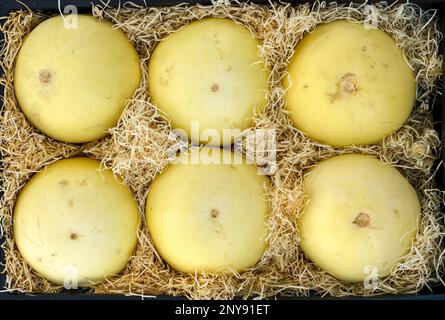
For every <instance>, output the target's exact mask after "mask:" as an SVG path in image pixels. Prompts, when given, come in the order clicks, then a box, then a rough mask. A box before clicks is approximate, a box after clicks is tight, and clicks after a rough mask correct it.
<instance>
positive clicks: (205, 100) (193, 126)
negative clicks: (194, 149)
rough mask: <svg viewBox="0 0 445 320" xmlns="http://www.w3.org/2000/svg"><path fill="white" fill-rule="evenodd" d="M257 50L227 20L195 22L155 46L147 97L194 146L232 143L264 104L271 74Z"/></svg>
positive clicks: (248, 36) (245, 31)
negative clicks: (149, 97)
mask: <svg viewBox="0 0 445 320" xmlns="http://www.w3.org/2000/svg"><path fill="white" fill-rule="evenodd" d="M258 46H259V42H258V40H257V39H255V38H254V37H253V36H252V35H251V33H250V32H249V30H248V29H247V28H246V27H243V26H240V25H238V24H236V23H235V22H234V21H232V20H230V19H219V18H206V19H202V20H197V21H193V22H191V23H190V24H188V25H187V26H185V27H183V28H182V29H180V30H179V31H177V32H175V33H173V34H171V35H170V36H168V37H167V38H165V39H164V40H162V41H161V42H160V43H159V44H158V45H157V46H156V48H155V50H154V52H153V54H152V56H151V58H150V62H149V91H150V95H151V98H152V99H153V101H154V102H155V104H156V105H157V106H158V107H159V108H160V109H161V110H162V111H163V112H164V113H165V114H166V115H167V116H168V118H169V120H170V122H171V124H172V127H173V128H175V129H182V130H184V131H185V133H186V134H187V135H188V137H189V139H191V140H192V141H193V142H196V143H197V142H203V143H207V144H211V145H220V144H230V143H232V142H233V140H234V137H235V136H236V135H237V132H238V130H239V131H242V130H244V129H246V128H248V127H250V126H251V125H252V117H253V115H254V112H260V111H261V110H263V108H264V106H265V104H266V94H267V79H268V75H269V71H268V70H267V69H266V67H265V65H264V63H263V62H261V58H260V55H259V53H258ZM223 130H226V136H227V137H228V138H227V139H226V141H223V140H224V139H223V134H224V132H223ZM231 137H232V138H231Z"/></svg>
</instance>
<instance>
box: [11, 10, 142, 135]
mask: <svg viewBox="0 0 445 320" xmlns="http://www.w3.org/2000/svg"><path fill="white" fill-rule="evenodd" d="M68 18H69V17H66V19H68ZM73 19H75V18H74V17H73ZM77 19H78V22H77V28H65V25H64V20H63V18H62V17H61V16H56V17H52V18H49V19H47V20H45V21H43V22H42V23H40V24H39V25H38V26H37V27H36V28H35V29H34V30H32V31H31V32H30V33H29V35H28V36H27V37H26V38H25V40H24V41H23V44H22V46H21V48H20V51H19V53H18V56H17V62H16V66H15V71H14V86H15V95H16V97H17V100H18V103H19V105H20V107H21V110H22V111H23V113H24V114H25V116H26V117H27V118H28V120H29V121H30V122H31V123H32V124H33V125H34V126H35V127H36V128H38V129H39V130H41V131H42V132H43V133H45V134H46V135H48V136H50V137H52V138H54V139H57V140H61V141H65V142H72V143H83V142H89V141H92V140H96V139H99V138H102V137H104V136H105V135H106V134H107V131H108V129H110V128H111V127H114V126H115V125H116V124H117V121H118V120H119V117H120V115H121V113H122V111H123V110H124V106H125V101H126V100H127V99H130V98H132V96H133V94H134V92H135V90H136V89H137V88H138V86H139V83H140V79H141V71H140V67H139V56H138V53H137V51H136V50H135V48H134V47H133V45H132V44H131V43H130V41H129V40H128V39H127V37H126V35H125V34H124V33H123V32H122V31H120V30H117V29H115V28H113V25H112V24H111V23H110V22H108V21H106V20H98V19H96V18H94V17H92V16H89V15H79V16H77Z"/></svg>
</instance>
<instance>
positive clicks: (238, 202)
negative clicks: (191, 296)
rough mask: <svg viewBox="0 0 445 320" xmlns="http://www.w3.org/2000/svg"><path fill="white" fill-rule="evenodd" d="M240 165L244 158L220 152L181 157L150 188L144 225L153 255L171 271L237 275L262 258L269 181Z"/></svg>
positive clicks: (249, 167)
mask: <svg viewBox="0 0 445 320" xmlns="http://www.w3.org/2000/svg"><path fill="white" fill-rule="evenodd" d="M208 154H210V155H211V157H213V158H212V159H216V160H215V161H213V162H212V161H210V160H209V158H208V157H207V155H208ZM238 160H243V158H240V157H236V156H235V155H234V154H233V153H231V152H230V151H223V150H220V149H207V148H204V149H202V150H201V151H200V152H198V153H192V154H191V155H190V154H182V155H181V156H180V157H179V159H178V161H177V162H176V163H174V164H171V165H170V166H169V167H168V168H167V169H166V170H165V171H164V172H162V173H161V174H160V175H159V176H158V177H156V179H155V180H154V181H153V183H152V184H151V186H150V190H149V193H148V198H147V204H146V209H147V210H146V219H147V225H148V228H149V231H150V235H151V237H152V239H153V242H154V244H155V247H156V250H157V251H158V252H159V254H160V255H161V257H162V258H163V259H164V260H165V261H166V262H167V263H168V264H169V265H170V266H172V267H173V268H174V269H176V270H178V271H182V272H185V273H195V272H210V273H230V272H231V271H238V272H241V271H243V270H245V269H246V268H250V267H253V266H254V265H255V264H256V263H257V262H258V260H260V259H261V257H262V255H263V252H264V250H265V248H266V236H267V229H266V219H267V216H268V213H269V207H268V203H267V201H266V199H265V189H264V188H265V183H266V181H267V178H266V177H265V176H262V175H259V174H258V172H257V169H256V167H255V166H253V165H250V164H246V163H245V159H244V161H238Z"/></svg>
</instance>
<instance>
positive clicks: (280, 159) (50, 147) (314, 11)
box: [0, 1, 445, 299]
mask: <svg viewBox="0 0 445 320" xmlns="http://www.w3.org/2000/svg"><path fill="white" fill-rule="evenodd" d="M92 14H93V15H95V16H96V17H98V18H100V19H108V20H110V21H112V22H113V23H114V25H115V27H116V28H119V29H121V30H123V31H124V32H125V33H126V34H127V36H128V38H129V39H130V41H131V42H132V43H133V44H134V45H135V47H136V49H137V50H138V52H139V55H140V58H141V60H140V61H141V70H142V81H141V85H140V87H139V89H138V90H137V91H136V92H135V94H134V97H133V99H131V100H129V101H128V102H127V104H126V109H125V111H124V112H123V114H122V116H121V118H120V120H119V123H118V125H117V126H116V127H115V128H112V129H110V135H109V136H108V137H106V138H104V139H101V140H99V141H96V142H92V143H88V144H84V145H72V144H66V143H61V142H58V141H55V140H53V139H51V138H48V137H45V136H44V135H43V134H42V133H40V132H38V131H37V130H35V129H34V128H33V127H32V126H31V125H30V124H29V122H28V121H27V120H26V119H25V117H24V116H23V114H22V113H21V112H20V109H19V106H18V104H17V101H16V99H15V97H14V89H13V70H14V62H15V58H16V56H17V53H18V51H19V49H20V46H21V44H22V42H23V39H24V38H25V36H26V35H27V34H28V33H29V32H30V31H31V30H32V28H33V27H35V26H36V25H37V24H38V23H39V22H40V21H42V20H43V19H45V18H47V16H46V15H45V14H44V13H41V12H31V11H28V10H21V11H17V12H13V13H11V14H10V15H9V16H8V17H6V18H5V19H6V20H5V21H4V24H3V25H2V27H1V31H2V32H3V33H4V34H5V41H4V42H3V43H2V45H1V49H0V56H1V58H2V62H1V67H2V69H3V71H4V75H3V77H2V79H1V82H2V85H3V86H4V87H5V93H4V100H3V109H2V114H1V117H0V123H1V129H0V151H1V154H2V160H1V164H2V168H1V175H0V179H1V181H0V185H1V188H2V191H3V197H2V199H1V202H0V219H1V231H2V233H3V235H4V236H5V238H6V241H5V243H4V244H3V249H4V251H5V257H6V261H5V271H6V274H7V289H8V290H9V291H11V292H21V293H42V292H46V293H48V292H58V291H60V290H61V288H60V287H58V286H55V285H53V284H51V283H49V282H48V281H47V280H46V279H44V278H43V277H41V276H40V275H38V274H37V273H35V272H34V271H33V270H32V269H31V268H30V266H29V265H28V264H27V263H26V262H25V261H24V260H23V258H22V257H21V256H20V254H19V252H18V251H17V248H16V247H15V245H14V239H13V234H12V215H13V207H14V202H15V199H16V197H17V194H18V192H19V191H20V189H21V188H22V187H23V185H24V184H25V183H26V181H27V180H28V179H29V178H30V177H31V175H32V174H33V173H35V172H37V171H39V170H41V169H42V168H44V167H45V166H46V165H48V164H50V163H52V162H54V161H57V160H58V159H62V158H67V157H71V156H75V155H86V156H89V157H92V158H96V159H100V160H101V162H102V165H103V167H104V168H109V169H111V170H112V171H113V172H114V173H115V174H117V175H119V176H121V177H122V178H123V181H124V183H125V184H127V185H128V186H129V187H130V188H131V189H132V190H133V192H134V193H135V198H136V200H137V202H138V204H139V208H140V211H141V215H142V216H143V215H144V209H145V208H144V207H145V198H146V194H147V191H148V188H149V186H150V182H151V181H152V180H153V179H154V178H155V177H156V175H157V174H159V173H160V172H162V170H163V169H164V168H165V167H166V166H167V165H168V164H169V162H170V160H171V155H172V154H174V152H175V151H176V148H177V146H178V141H176V140H175V139H174V137H173V136H172V135H171V131H170V129H171V127H170V124H169V122H168V121H167V119H166V117H165V115H164V114H162V112H161V111H160V110H159V109H157V107H156V106H155V105H154V103H153V102H152V101H151V100H150V97H149V94H148V92H147V81H148V74H147V72H148V71H147V69H148V63H147V62H148V59H149V58H150V55H151V53H152V52H153V49H154V48H155V46H156V44H157V43H158V42H159V41H160V40H162V39H163V38H165V37H166V36H167V35H169V34H171V33H173V32H176V31H178V30H179V29H180V28H181V27H183V26H185V25H186V24H187V23H189V22H190V21H193V20H196V19H201V18H204V17H221V18H230V19H233V20H234V21H236V22H237V23H239V24H240V25H244V26H246V27H247V28H248V29H249V30H250V31H251V32H252V34H253V36H255V37H257V38H258V39H259V40H260V41H261V45H260V47H259V52H260V55H261V58H262V59H263V60H264V62H265V63H266V65H267V66H268V68H270V70H271V75H270V78H269V92H268V95H267V100H268V104H267V106H266V108H265V110H264V111H263V112H262V113H260V114H256V115H255V117H254V123H255V125H254V127H253V128H251V129H249V130H259V129H276V130H277V149H276V152H277V158H276V161H277V170H276V171H275V172H274V173H273V174H272V175H271V177H270V178H271V182H272V183H271V185H270V186H269V188H268V190H267V191H268V200H269V201H270V204H271V215H270V218H269V221H268V229H269V237H268V242H269V247H268V249H267V250H266V252H265V254H264V256H263V257H262V259H261V261H260V262H259V263H258V264H257V265H255V266H254V267H253V268H251V269H250V270H247V271H246V272H243V273H241V274H233V275H213V274H202V275H198V274H195V275H186V274H182V273H179V272H176V271H175V270H173V269H171V268H170V267H169V266H168V265H166V264H165V263H164V262H163V261H162V260H161V258H160V257H159V255H158V254H157V253H156V251H155V249H154V246H153V244H152V241H151V239H150V237H149V235H148V233H147V230H146V227H145V226H144V225H143V226H142V227H141V230H140V232H139V236H138V238H139V244H138V247H137V250H136V252H135V253H134V255H133V256H132V257H131V259H130V261H129V263H128V265H127V267H126V268H125V270H124V271H123V272H122V273H121V274H120V275H118V276H115V277H111V278H109V279H107V280H106V281H105V282H103V283H101V284H98V285H96V286H94V287H93V288H92V290H93V291H94V292H96V293H109V294H112V293H118V294H125V295H139V296H141V297H144V296H148V295H157V294H164V295H182V296H186V297H188V298H192V299H209V298H213V299H230V298H233V297H235V296H241V297H244V298H247V297H254V298H267V297H274V296H277V295H286V296H287V295H297V296H307V295H309V294H310V292H317V293H319V294H320V295H333V296H346V295H377V294H401V293H415V292H418V291H419V290H420V289H422V288H429V287H430V286H432V285H433V284H435V283H437V282H439V281H443V280H441V279H440V275H441V274H444V263H443V261H444V257H445V253H444V252H445V250H444V241H443V238H444V234H445V232H444V221H443V219H444V218H443V215H442V213H441V204H443V202H444V193H443V192H442V191H440V190H438V189H436V187H435V182H434V174H435V172H436V170H437V160H438V159H439V157H440V148H441V142H440V138H439V136H438V134H437V132H436V131H435V130H434V129H433V124H432V114H431V107H432V105H433V104H434V102H435V99H436V97H437V96H438V95H439V94H440V87H439V83H438V80H439V79H440V77H441V74H442V70H441V65H442V56H441V55H440V54H439V51H438V46H439V41H440V40H441V37H442V35H441V34H440V32H439V31H438V27H437V17H436V16H435V12H434V11H423V10H422V9H421V8H419V7H418V6H416V5H413V4H397V5H396V4H393V5H387V4H385V3H380V4H375V5H372V6H371V5H367V4H361V5H357V4H350V5H349V6H342V5H338V4H336V3H332V4H326V3H325V2H316V3H314V4H313V5H299V6H296V7H292V6H291V5H289V4H287V5H286V4H270V5H268V6H261V5H255V4H248V3H237V2H232V4H231V3H230V2H229V1H215V2H214V4H213V5H211V6H202V5H196V6H187V5H177V6H173V7H160V8H142V7H138V6H136V5H134V4H132V3H125V4H122V5H121V6H119V8H110V7H108V6H107V5H106V4H105V3H104V4H102V5H98V6H93V7H92ZM336 19H349V20H351V21H356V22H363V21H374V22H377V23H378V26H379V27H380V28H381V29H383V30H385V31H386V32H387V33H388V34H390V35H391V36H392V37H393V38H394V39H395V41H396V43H397V45H398V46H399V47H400V48H401V49H402V50H403V51H404V53H405V56H406V60H407V62H408V63H409V65H410V66H411V68H412V69H413V71H414V73H415V75H416V80H417V100H416V105H415V110H414V112H413V114H412V115H411V117H410V119H409V120H408V122H407V123H406V125H404V126H403V127H402V129H401V130H399V131H398V132H396V133H394V134H392V135H391V136H389V137H387V138H386V139H384V141H382V142H381V143H380V144H376V145H371V146H354V147H347V148H333V147H329V146H326V145H322V144H318V143H316V142H313V141H311V140H309V139H308V138H307V137H306V136H305V135H304V134H303V133H301V132H300V131H298V130H297V129H295V128H293V126H292V124H291V122H290V120H289V118H288V116H287V112H286V111H285V108H284V107H285V99H284V95H285V92H284V90H283V88H282V86H281V82H282V80H283V79H284V78H285V77H287V73H286V68H287V65H288V63H289V61H290V58H291V56H292V54H293V52H294V48H295V45H296V44H297V43H298V41H299V40H300V39H301V38H302V37H303V36H304V35H305V34H307V33H308V32H311V31H312V30H313V29H314V28H315V26H316V25H317V24H319V23H326V22H330V21H333V20H336ZM243 151H244V152H248V151H249V150H246V149H244V150H243ZM350 152H361V153H366V154H372V155H375V156H377V157H379V158H380V159H381V160H383V161H384V162H386V163H390V164H392V165H394V166H395V167H397V168H399V169H400V170H401V172H402V173H403V174H404V176H405V177H407V179H408V180H409V181H410V182H411V184H412V185H413V186H414V187H415V188H416V190H417V192H418V195H419V198H420V201H421V205H422V215H421V219H420V221H419V232H418V234H417V237H416V240H415V242H414V243H413V245H412V247H411V250H410V252H409V253H408V254H407V256H406V257H404V258H403V259H401V260H400V263H398V264H397V265H396V266H395V267H394V268H393V270H392V272H391V275H390V276H389V277H387V278H385V279H381V281H380V282H379V284H378V288H376V289H365V288H364V286H363V284H361V283H358V284H351V283H346V282H342V281H339V280H337V279H335V278H334V277H332V276H330V275H329V274H328V273H326V272H324V271H322V270H320V269H319V268H318V267H317V266H316V265H314V264H313V263H310V262H309V261H308V260H307V259H306V257H305V256H304V253H303V252H301V250H300V249H299V245H298V244H299V231H298V223H297V220H298V219H297V218H298V216H299V215H300V214H301V211H302V204H303V203H304V201H305V199H304V197H303V190H302V181H303V178H304V174H305V172H306V170H307V169H308V168H310V167H311V166H313V165H315V164H316V163H317V162H318V161H320V160H322V159H326V158H328V157H331V156H333V155H337V154H342V153H350ZM440 165H441V164H440ZM142 220H144V219H142Z"/></svg>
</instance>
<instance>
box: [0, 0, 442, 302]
mask: <svg viewBox="0 0 445 320" xmlns="http://www.w3.org/2000/svg"><path fill="white" fill-rule="evenodd" d="M364 1H365V0H356V1H348V0H337V1H335V2H337V3H345V4H348V3H350V2H356V3H362V2H364ZM394 1H396V0H389V1H387V2H388V3H392V2H394ZM125 2H126V0H108V1H106V3H107V4H108V5H109V6H111V7H117V6H118V5H119V4H122V3H125ZM130 2H132V3H134V4H137V5H141V6H169V5H176V4H179V3H185V2H186V3H188V4H211V3H212V1H211V0H189V1H180V0H132V1H130ZM251 2H255V3H258V4H268V3H269V1H267V0H251ZM276 2H289V3H291V4H295V5H298V4H303V3H313V2H314V0H281V1H276ZM327 2H331V1H329V0H328V1H327ZM377 2H381V1H379V0H367V3H377ZM403 2H404V1H400V3H403ZM407 2H408V1H407ZM409 2H410V3H415V4H418V5H419V6H420V7H421V8H422V9H424V10H428V9H436V10H437V15H438V17H439V20H438V21H439V25H440V30H441V32H442V34H445V1H444V0H411V1H409ZM101 3H102V2H101V0H75V1H74V0H21V1H20V2H18V1H17V0H1V1H0V17H5V16H7V15H8V13H9V12H11V11H14V10H19V9H24V8H26V7H27V8H29V9H31V10H41V11H45V12H49V13H54V14H56V13H58V12H59V5H60V8H62V9H63V8H64V7H65V6H67V5H75V6H76V7H77V9H78V10H79V12H80V13H89V12H91V5H92V4H101ZM0 23H2V20H0ZM0 41H3V34H0ZM440 53H441V54H442V55H444V56H445V41H442V42H441V44H440ZM444 69H445V64H444ZM1 73H2V70H1V68H0V75H1ZM441 86H442V88H443V92H445V83H444V82H442V83H441ZM0 98H1V99H3V87H2V86H0ZM433 114H434V120H435V121H434V126H435V129H436V130H437V131H438V132H439V135H440V137H441V141H442V144H443V145H444V146H445V97H444V96H443V95H442V96H441V97H440V98H438V99H437V100H436V102H435V105H434V108H433ZM441 159H442V161H444V162H445V148H443V150H442V157H441ZM443 167H444V164H441V165H440V168H439V170H438V172H437V175H436V183H437V187H438V188H439V189H441V190H444V189H445V170H444V168H443ZM0 196H2V194H1V191H0ZM444 222H445V217H444ZM2 242H3V239H0V243H2ZM3 261H4V254H3V251H2V250H0V263H3ZM2 270H3V269H2V267H1V269H0V271H2ZM444 277H445V275H444ZM5 278H6V277H5V274H3V273H1V274H0V300H46V299H54V300H74V299H76V300H77V299H80V300H100V299H107V300H120V299H133V300H135V299H140V298H139V297H137V296H123V295H95V294H91V293H90V291H89V290H87V289H85V290H71V291H68V290H65V291H63V292H61V293H57V294H35V295H24V294H15V293H14V294H11V293H5V292H2V290H4V288H5V280H6V279H5ZM172 298H173V299H185V298H181V297H170V296H157V297H156V299H159V300H165V299H172ZM326 298H327V299H333V300H337V299H342V300H350V299H359V300H369V299H378V300H380V299H383V300H400V299H408V300H445V286H443V285H442V284H440V283H439V284H437V285H435V286H433V287H432V288H431V290H429V289H423V290H422V291H421V292H419V293H418V294H417V295H407V294H405V295H382V296H377V297H344V298H329V297H325V298H321V297H320V296H318V295H312V296H310V297H309V298H305V299H311V300H313V299H315V300H318V299H326ZM284 299H286V300H287V299H289V298H284ZM291 299H293V298H291ZM296 299H299V298H296Z"/></svg>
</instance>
